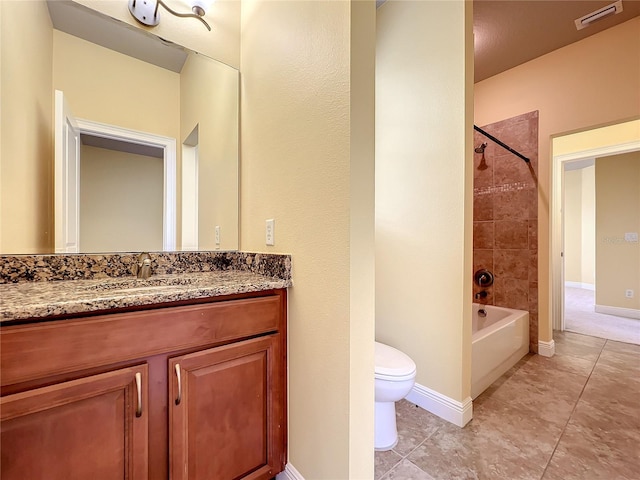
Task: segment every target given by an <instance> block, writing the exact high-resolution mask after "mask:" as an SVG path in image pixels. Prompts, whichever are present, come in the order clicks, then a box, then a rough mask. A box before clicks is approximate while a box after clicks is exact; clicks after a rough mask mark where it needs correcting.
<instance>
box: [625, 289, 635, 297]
mask: <svg viewBox="0 0 640 480" xmlns="http://www.w3.org/2000/svg"><path fill="white" fill-rule="evenodd" d="M624 296H625V297H627V298H633V290H631V289H629V290H626V291H625V292H624Z"/></svg>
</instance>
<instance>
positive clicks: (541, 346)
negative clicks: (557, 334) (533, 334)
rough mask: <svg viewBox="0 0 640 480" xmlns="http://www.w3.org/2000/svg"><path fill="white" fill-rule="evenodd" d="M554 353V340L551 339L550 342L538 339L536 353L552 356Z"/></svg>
mask: <svg viewBox="0 0 640 480" xmlns="http://www.w3.org/2000/svg"><path fill="white" fill-rule="evenodd" d="M555 353H556V342H554V341H553V339H552V340H551V341H550V342H543V341H542V340H538V355H542V356H543V357H553V356H554V355H555Z"/></svg>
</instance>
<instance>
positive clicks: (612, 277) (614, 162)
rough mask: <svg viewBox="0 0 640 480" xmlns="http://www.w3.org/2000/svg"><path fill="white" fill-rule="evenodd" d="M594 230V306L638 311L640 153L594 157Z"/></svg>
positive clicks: (639, 299) (639, 304) (639, 272)
mask: <svg viewBox="0 0 640 480" xmlns="http://www.w3.org/2000/svg"><path fill="white" fill-rule="evenodd" d="M596 229H597V232H598V233H597V235H598V237H597V243H596V271H597V275H596V305H600V306H608V307H619V308H629V309H635V310H640V243H638V242H628V241H625V238H624V234H625V233H627V232H635V233H640V152H632V153H626V154H622V155H614V156H610V157H603V158H598V159H596ZM627 289H631V290H634V293H635V295H634V297H633V298H626V297H625V290H627Z"/></svg>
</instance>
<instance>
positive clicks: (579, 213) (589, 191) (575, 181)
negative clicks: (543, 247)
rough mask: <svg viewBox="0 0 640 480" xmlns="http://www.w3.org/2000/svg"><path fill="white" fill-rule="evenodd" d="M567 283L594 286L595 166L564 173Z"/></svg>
mask: <svg viewBox="0 0 640 480" xmlns="http://www.w3.org/2000/svg"><path fill="white" fill-rule="evenodd" d="M564 181H565V194H564V195H565V196H564V207H565V208H564V219H565V220H564V232H565V233H564V252H565V255H564V259H565V260H564V261H565V281H567V282H573V283H578V284H581V285H582V286H585V287H586V286H593V287H595V258H596V254H595V244H596V231H595V167H594V166H590V167H585V168H580V169H576V170H569V171H567V172H566V173H565V177H564Z"/></svg>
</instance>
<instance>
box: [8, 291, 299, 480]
mask: <svg viewBox="0 0 640 480" xmlns="http://www.w3.org/2000/svg"><path fill="white" fill-rule="evenodd" d="M285 346H286V290H284V289H278V290H270V291H263V292H255V293H249V294H237V295H230V296H224V297H212V298H207V299H198V300H190V301H185V302H180V303H171V304H161V305H153V306H147V307H144V309H137V310H133V311H124V312H123V311H120V310H119V311H103V312H97V313H94V314H91V315H86V316H76V317H71V318H58V319H53V320H48V321H37V320H36V319H34V320H29V321H25V322H21V323H20V324H11V322H9V323H8V324H7V323H5V324H3V326H2V327H1V328H0V355H1V365H0V366H1V376H0V382H1V387H2V397H1V399H0V402H1V403H0V420H1V438H0V445H1V450H2V458H1V464H0V468H1V471H0V477H1V478H2V479H3V480H14V479H21V480H22V479H25V478H28V479H33V480H35V479H47V480H58V479H60V480H62V479H65V480H67V479H81V478H82V479H91V480H101V479H109V480H112V479H116V478H123V479H134V480H141V479H153V480H158V479H168V478H171V479H172V480H182V479H184V480H186V479H189V480H211V479H220V480H224V479H236V478H243V479H270V478H272V477H275V475H276V474H277V473H279V472H280V471H282V470H283V469H284V465H285V461H286V441H287V428H286V348H285Z"/></svg>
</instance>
